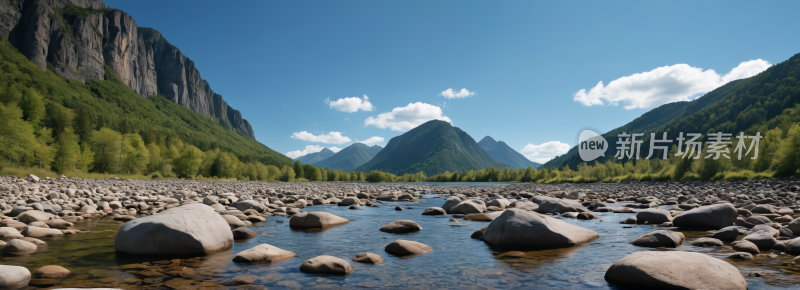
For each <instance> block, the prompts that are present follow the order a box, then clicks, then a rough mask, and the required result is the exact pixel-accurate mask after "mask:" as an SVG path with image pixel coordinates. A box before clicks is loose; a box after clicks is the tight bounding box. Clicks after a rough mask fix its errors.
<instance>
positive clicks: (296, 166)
mask: <svg viewBox="0 0 800 290" xmlns="http://www.w3.org/2000/svg"><path fill="white" fill-rule="evenodd" d="M294 173H295V174H297V176H298V177H305V176H306V173H305V171H304V170H303V163H301V162H300V160H298V161H295V162H294Z"/></svg>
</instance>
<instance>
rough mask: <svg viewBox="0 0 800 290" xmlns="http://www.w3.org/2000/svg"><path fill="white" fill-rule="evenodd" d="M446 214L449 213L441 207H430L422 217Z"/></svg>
mask: <svg viewBox="0 0 800 290" xmlns="http://www.w3.org/2000/svg"><path fill="white" fill-rule="evenodd" d="M446 214H447V211H445V210H444V209H443V208H441V207H429V208H426V209H425V211H423V212H422V215H446Z"/></svg>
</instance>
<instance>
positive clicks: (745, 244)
mask: <svg viewBox="0 0 800 290" xmlns="http://www.w3.org/2000/svg"><path fill="white" fill-rule="evenodd" d="M733 249H734V250H737V251H739V252H747V253H750V254H753V255H758V254H760V253H761V250H759V249H758V246H756V244H753V243H751V242H750V241H747V240H741V241H738V242H736V243H734V244H733Z"/></svg>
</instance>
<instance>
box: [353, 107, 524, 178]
mask: <svg viewBox="0 0 800 290" xmlns="http://www.w3.org/2000/svg"><path fill="white" fill-rule="evenodd" d="M508 166H509V165H508V164H506V163H504V162H501V161H497V160H495V159H493V158H492V157H491V156H489V154H487V153H486V152H485V151H483V149H482V148H481V147H480V146H479V145H478V143H477V142H475V140H474V139H472V137H470V136H469V135H468V134H467V133H465V132H464V131H461V129H458V128H456V127H453V126H452V125H450V123H448V122H445V121H439V120H431V121H428V122H426V123H424V124H422V125H419V126H418V127H416V128H414V129H412V130H410V131H408V132H406V133H404V134H402V135H400V136H397V137H394V138H392V139H391V140H389V143H388V144H387V145H386V147H385V148H384V149H383V150H381V152H379V153H378V155H375V157H374V158H372V160H370V161H369V162H367V163H366V164H364V165H362V166H360V167H358V169H356V170H357V171H361V172H370V171H372V170H380V171H384V172H389V173H394V174H398V175H399V174H405V173H410V174H414V173H417V172H420V171H422V172H424V173H425V174H426V175H429V176H430V175H435V174H439V173H443V172H445V171H459V172H465V171H469V170H480V169H483V168H488V167H497V168H503V167H508Z"/></svg>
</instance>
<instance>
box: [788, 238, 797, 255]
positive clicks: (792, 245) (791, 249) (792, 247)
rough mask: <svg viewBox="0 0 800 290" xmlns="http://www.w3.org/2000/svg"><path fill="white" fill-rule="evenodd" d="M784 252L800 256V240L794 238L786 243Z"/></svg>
mask: <svg viewBox="0 0 800 290" xmlns="http://www.w3.org/2000/svg"><path fill="white" fill-rule="evenodd" d="M786 252H787V253H789V254H791V255H800V238H794V239H792V240H790V241H789V242H788V243H786Z"/></svg>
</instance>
